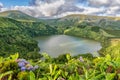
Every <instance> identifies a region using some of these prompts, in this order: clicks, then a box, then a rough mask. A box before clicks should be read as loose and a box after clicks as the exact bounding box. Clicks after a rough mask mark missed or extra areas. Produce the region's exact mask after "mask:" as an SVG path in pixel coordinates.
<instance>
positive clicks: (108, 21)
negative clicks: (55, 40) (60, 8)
mask: <svg viewBox="0 0 120 80" xmlns="http://www.w3.org/2000/svg"><path fill="white" fill-rule="evenodd" d="M44 22H46V23H47V24H49V25H52V26H59V25H62V26H67V27H70V26H71V27H72V26H76V25H79V24H82V23H86V24H87V25H88V26H98V27H101V28H104V29H107V30H120V17H108V16H93V15H83V14H74V15H68V16H65V17H61V18H58V19H49V20H48V19H45V20H44Z"/></svg>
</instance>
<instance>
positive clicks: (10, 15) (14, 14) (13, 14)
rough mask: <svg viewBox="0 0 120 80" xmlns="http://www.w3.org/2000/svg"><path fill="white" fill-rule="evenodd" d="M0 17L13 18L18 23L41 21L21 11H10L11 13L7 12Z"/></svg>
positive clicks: (0, 14)
mask: <svg viewBox="0 0 120 80" xmlns="http://www.w3.org/2000/svg"><path fill="white" fill-rule="evenodd" d="M0 17H7V18H12V19H15V20H18V21H21V20H22V21H28V20H29V21H39V19H37V18H34V17H32V16H29V15H28V14H25V13H23V12H21V11H17V10H10V11H5V12H1V13H0Z"/></svg>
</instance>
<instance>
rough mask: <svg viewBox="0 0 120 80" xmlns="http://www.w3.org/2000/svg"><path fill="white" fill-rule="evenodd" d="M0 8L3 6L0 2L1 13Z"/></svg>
mask: <svg viewBox="0 0 120 80" xmlns="http://www.w3.org/2000/svg"><path fill="white" fill-rule="evenodd" d="M1 8H3V4H2V3H1V2H0V11H1Z"/></svg>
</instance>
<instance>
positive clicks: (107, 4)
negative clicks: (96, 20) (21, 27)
mask: <svg viewBox="0 0 120 80" xmlns="http://www.w3.org/2000/svg"><path fill="white" fill-rule="evenodd" d="M6 10H20V11H22V12H25V13H27V14H29V15H31V16H34V17H61V16H65V15H68V14H90V15H103V16H120V0H0V11H1V12H2V11H6Z"/></svg>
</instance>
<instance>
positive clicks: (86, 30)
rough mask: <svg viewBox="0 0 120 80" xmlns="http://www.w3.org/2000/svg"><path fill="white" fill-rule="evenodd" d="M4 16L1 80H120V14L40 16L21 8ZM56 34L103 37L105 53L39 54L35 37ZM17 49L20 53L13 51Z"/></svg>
mask: <svg viewBox="0 0 120 80" xmlns="http://www.w3.org/2000/svg"><path fill="white" fill-rule="evenodd" d="M0 16H2V17H0V56H1V57H0V80H120V57H119V56H120V34H119V33H120V21H119V20H120V18H114V17H98V16H90V15H89V16H87V15H70V16H66V17H63V18H59V19H50V20H40V19H36V18H33V17H30V16H29V15H26V14H24V13H22V12H19V11H8V12H3V13H0ZM54 34H67V35H73V36H79V37H84V38H89V39H93V40H97V41H100V42H101V44H102V46H103V47H102V49H101V50H100V51H99V53H100V54H101V55H103V56H102V57H93V56H92V55H91V54H85V55H84V54H82V55H78V56H74V57H72V56H70V54H64V55H60V56H59V57H57V58H51V57H50V56H49V55H47V54H45V53H44V54H39V53H38V52H39V48H38V45H37V41H35V40H34V39H33V38H34V37H37V36H43V35H44V36H46V35H54ZM16 52H18V53H20V54H19V55H18V54H15V55H11V54H14V53H16ZM8 56H9V57H8ZM41 57H42V58H41ZM23 58H24V59H23ZM25 59H27V61H26V60H25ZM36 65H37V66H36Z"/></svg>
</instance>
